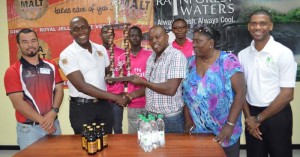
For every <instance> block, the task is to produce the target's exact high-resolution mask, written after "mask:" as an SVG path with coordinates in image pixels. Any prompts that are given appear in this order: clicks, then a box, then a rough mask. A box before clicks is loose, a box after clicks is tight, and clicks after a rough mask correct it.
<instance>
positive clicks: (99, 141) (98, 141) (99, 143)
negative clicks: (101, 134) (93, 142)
mask: <svg viewBox="0 0 300 157" xmlns="http://www.w3.org/2000/svg"><path fill="white" fill-rule="evenodd" d="M97 145H98V147H97V150H101V148H102V147H101V140H100V139H99V138H98V139H97Z"/></svg>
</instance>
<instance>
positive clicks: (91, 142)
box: [87, 128, 97, 155]
mask: <svg viewBox="0 0 300 157" xmlns="http://www.w3.org/2000/svg"><path fill="white" fill-rule="evenodd" d="M87 152H88V154H89V155H94V154H96V153H97V141H96V136H95V134H94V131H93V129H92V128H90V129H89V134H88V138H87Z"/></svg>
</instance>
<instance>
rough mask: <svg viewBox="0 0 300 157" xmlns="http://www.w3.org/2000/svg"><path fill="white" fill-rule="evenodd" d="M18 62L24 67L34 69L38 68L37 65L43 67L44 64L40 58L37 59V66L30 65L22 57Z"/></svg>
mask: <svg viewBox="0 0 300 157" xmlns="http://www.w3.org/2000/svg"><path fill="white" fill-rule="evenodd" d="M20 62H21V64H22V65H23V66H24V67H30V66H33V67H36V66H39V65H43V64H44V62H43V60H42V59H41V58H39V64H37V65H36V66H35V65H32V64H31V63H29V62H28V61H27V60H26V59H24V58H23V57H21V58H20Z"/></svg>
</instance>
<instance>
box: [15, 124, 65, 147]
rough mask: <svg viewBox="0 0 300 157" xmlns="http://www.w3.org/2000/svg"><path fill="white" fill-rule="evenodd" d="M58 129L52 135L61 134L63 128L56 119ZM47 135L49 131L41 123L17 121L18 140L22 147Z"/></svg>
mask: <svg viewBox="0 0 300 157" xmlns="http://www.w3.org/2000/svg"><path fill="white" fill-rule="evenodd" d="M54 125H55V128H56V131H55V132H54V133H53V134H51V135H61V129H60V125H59V121H58V120H57V119H56V120H55V121H54ZM46 135H47V132H46V131H45V130H43V129H42V128H41V127H40V125H27V124H22V123H19V122H17V136H18V137H17V141H18V145H19V146H20V149H21V150H22V149H24V148H26V147H28V146H29V145H31V144H32V143H34V142H35V141H37V140H39V139H40V138H42V137H44V136H46Z"/></svg>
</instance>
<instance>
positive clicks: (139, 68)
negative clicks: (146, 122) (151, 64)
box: [128, 48, 152, 108]
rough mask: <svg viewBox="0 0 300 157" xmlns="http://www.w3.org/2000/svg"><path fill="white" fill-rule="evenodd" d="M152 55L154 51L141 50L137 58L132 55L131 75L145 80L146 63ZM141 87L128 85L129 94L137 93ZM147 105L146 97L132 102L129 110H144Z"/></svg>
mask: <svg viewBox="0 0 300 157" xmlns="http://www.w3.org/2000/svg"><path fill="white" fill-rule="evenodd" d="M151 54H152V51H149V50H146V49H143V48H142V49H141V50H140V52H139V53H138V54H137V55H136V56H135V55H133V54H131V53H130V63H131V70H130V73H131V75H133V74H136V75H139V76H140V77H143V78H144V79H145V73H146V63H147V60H148V58H149V56H150V55H151ZM139 88H140V86H136V85H134V84H132V83H128V93H131V92H132V91H136V90H138V89H139ZM145 104H146V99H145V97H139V98H135V99H133V100H132V102H131V103H130V104H129V105H128V107H129V108H144V107H145Z"/></svg>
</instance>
